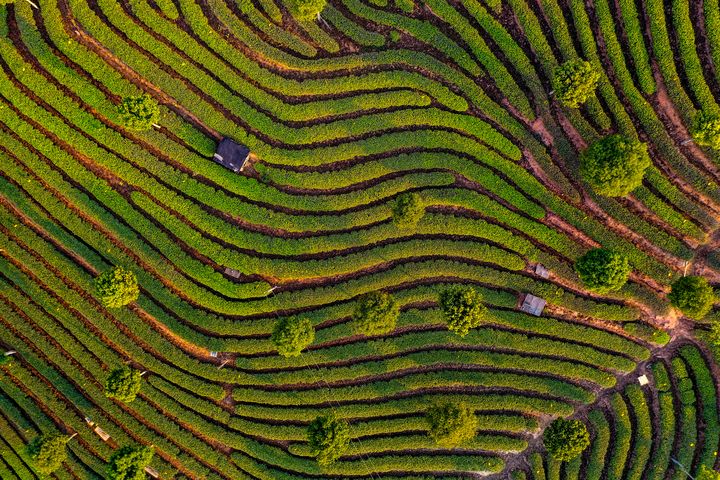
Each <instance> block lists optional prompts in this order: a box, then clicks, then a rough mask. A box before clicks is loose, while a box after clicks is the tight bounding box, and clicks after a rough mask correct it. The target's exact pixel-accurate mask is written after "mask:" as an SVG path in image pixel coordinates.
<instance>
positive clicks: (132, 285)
mask: <svg viewBox="0 0 720 480" xmlns="http://www.w3.org/2000/svg"><path fill="white" fill-rule="evenodd" d="M95 292H96V293H97V296H98V298H99V299H100V301H101V302H102V304H103V305H105V306H106V307H110V308H120V307H123V306H125V305H127V304H128V303H131V302H134V301H135V300H137V298H138V295H140V289H139V288H138V283H137V278H136V277H135V274H134V273H133V272H131V271H130V270H126V269H124V268H123V267H113V268H111V269H110V270H108V271H106V272H103V273H101V274H100V275H99V276H98V277H97V278H96V279H95Z"/></svg>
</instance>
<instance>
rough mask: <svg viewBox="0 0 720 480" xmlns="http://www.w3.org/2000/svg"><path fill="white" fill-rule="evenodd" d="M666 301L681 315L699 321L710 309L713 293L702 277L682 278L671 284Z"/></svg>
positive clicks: (713, 299) (713, 297)
mask: <svg viewBox="0 0 720 480" xmlns="http://www.w3.org/2000/svg"><path fill="white" fill-rule="evenodd" d="M668 299H669V300H670V304H671V305H672V306H673V307H676V308H678V309H679V310H680V311H681V312H682V313H683V314H685V315H687V316H688V317H690V318H693V319H695V320H700V319H701V318H703V317H704V316H705V315H707V313H708V312H709V311H710V309H711V308H712V305H713V302H714V301H715V292H714V291H713V288H712V287H711V286H710V284H709V283H708V281H707V280H706V279H705V278H703V277H696V276H689V277H682V278H680V279H678V280H677V281H676V282H675V283H673V284H672V288H671V290H670V293H669V294H668Z"/></svg>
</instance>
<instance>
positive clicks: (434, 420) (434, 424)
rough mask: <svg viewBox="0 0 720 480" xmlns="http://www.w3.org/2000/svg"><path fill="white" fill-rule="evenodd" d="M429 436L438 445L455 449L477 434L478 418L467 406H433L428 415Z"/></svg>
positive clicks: (446, 404) (451, 404) (447, 404)
mask: <svg viewBox="0 0 720 480" xmlns="http://www.w3.org/2000/svg"><path fill="white" fill-rule="evenodd" d="M425 418H426V420H427V423H428V425H429V429H428V435H429V436H430V438H432V439H433V440H435V443H437V444H438V445H442V446H446V447H454V446H456V445H459V444H461V443H462V442H464V441H466V440H470V439H472V438H473V437H475V435H476V434H477V430H478V428H479V423H478V418H477V416H476V415H475V413H474V412H473V411H472V410H471V409H470V408H468V407H467V406H465V404H462V403H460V404H453V403H444V404H439V405H434V406H432V407H431V408H430V409H429V410H428V411H427V415H426V417H425Z"/></svg>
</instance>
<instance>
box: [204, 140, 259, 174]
mask: <svg viewBox="0 0 720 480" xmlns="http://www.w3.org/2000/svg"><path fill="white" fill-rule="evenodd" d="M249 156H250V149H249V148H247V147H246V146H245V145H240V144H239V143H237V142H235V141H234V140H231V139H229V138H223V139H222V140H220V143H218V146H217V149H216V150H215V155H213V160H214V161H215V162H216V163H218V164H220V165H222V166H223V167H225V168H227V169H228V170H232V171H233V172H235V173H238V172H240V170H242V169H243V167H244V166H245V162H247V159H248V157H249Z"/></svg>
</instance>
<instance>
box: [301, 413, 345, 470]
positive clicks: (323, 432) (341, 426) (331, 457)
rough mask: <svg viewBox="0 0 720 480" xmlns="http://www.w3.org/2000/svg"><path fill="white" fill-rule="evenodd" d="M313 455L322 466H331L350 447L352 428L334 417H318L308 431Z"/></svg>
mask: <svg viewBox="0 0 720 480" xmlns="http://www.w3.org/2000/svg"><path fill="white" fill-rule="evenodd" d="M307 435H308V443H309V445H310V450H311V451H312V454H313V455H314V456H315V458H316V459H317V462H318V463H319V464H320V465H330V464H331V463H333V462H334V461H335V460H337V459H338V458H340V457H341V456H342V455H343V454H344V453H345V452H346V451H347V449H348V447H349V446H350V426H349V425H348V424H347V422H346V421H345V420H340V419H337V418H335V416H334V415H325V416H321V417H317V418H316V419H315V420H313V421H312V423H310V425H309V426H308V430H307Z"/></svg>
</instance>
